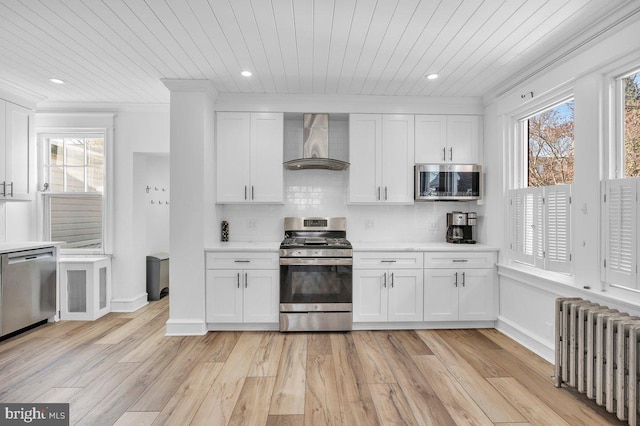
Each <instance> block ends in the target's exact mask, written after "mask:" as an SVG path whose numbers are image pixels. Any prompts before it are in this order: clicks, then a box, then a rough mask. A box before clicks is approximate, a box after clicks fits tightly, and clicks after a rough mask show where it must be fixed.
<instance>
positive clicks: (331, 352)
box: [0, 298, 623, 426]
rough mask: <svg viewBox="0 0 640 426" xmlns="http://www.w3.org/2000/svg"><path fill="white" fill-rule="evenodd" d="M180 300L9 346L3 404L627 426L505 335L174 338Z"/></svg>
mask: <svg viewBox="0 0 640 426" xmlns="http://www.w3.org/2000/svg"><path fill="white" fill-rule="evenodd" d="M167 319H168V299H167V298H164V299H162V300H161V301H159V302H152V303H150V304H149V305H148V306H146V307H145V308H143V309H141V310H139V311H137V312H134V313H131V314H116V313H112V314H109V315H107V316H105V317H103V318H101V319H99V320H98V321H95V322H75V321H74V322H71V321H69V322H59V323H56V324H47V325H44V326H42V327H39V328H37V329H34V330H32V331H30V332H28V333H25V334H22V335H20V336H17V337H14V338H12V339H9V340H6V341H4V342H0V401H3V402H49V403H51V402H68V403H70V417H71V419H70V420H71V424H99V425H111V424H118V425H134V424H135V425H151V424H158V425H160V424H168V425H187V424H197V425H226V424H230V425H250V426H252V425H298V424H300V425H301V424H318V425H334V424H335V425H338V424H342V425H366V426H369V425H375V424H381V425H393V424H400V425H449V424H468V425H492V424H497V425H507V424H544V425H563V424H570V425H605V424H623V423H621V422H618V421H617V419H616V418H615V416H613V415H611V414H609V413H607V412H606V411H604V410H603V409H602V408H601V407H598V406H596V405H595V404H594V403H592V402H591V401H588V400H586V399H585V398H584V397H583V396H582V395H579V394H577V393H576V392H574V391H573V390H572V389H568V388H562V389H556V388H555V387H554V386H553V383H552V379H551V375H552V373H553V368H552V366H551V364H549V363H547V362H546V361H544V360H542V359H541V358H539V357H537V356H536V355H534V354H532V353H531V352H529V351H528V350H526V349H525V348H523V347H522V346H520V345H518V344H517V343H515V342H514V341H512V340H510V339H509V338H507V337H505V336H504V335H502V334H501V333H499V332H498V331H495V330H420V331H354V332H351V333H292V334H281V333H277V332H209V333H208V334H207V335H205V336H199V337H165V336H164V330H165V322H166V320H167Z"/></svg>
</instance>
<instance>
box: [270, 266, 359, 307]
mask: <svg viewBox="0 0 640 426" xmlns="http://www.w3.org/2000/svg"><path fill="white" fill-rule="evenodd" d="M352 268H353V260H352V259H351V258H280V312H313V311H316V312H351V310H352V298H353V291H352V285H353V284H352Z"/></svg>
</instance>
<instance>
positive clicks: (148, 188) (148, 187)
mask: <svg viewBox="0 0 640 426" xmlns="http://www.w3.org/2000/svg"><path fill="white" fill-rule="evenodd" d="M146 189H147V194H148V193H149V190H150V189H151V187H150V186H149V185H147V188H146Z"/></svg>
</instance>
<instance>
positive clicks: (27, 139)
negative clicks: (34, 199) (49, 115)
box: [0, 101, 34, 200]
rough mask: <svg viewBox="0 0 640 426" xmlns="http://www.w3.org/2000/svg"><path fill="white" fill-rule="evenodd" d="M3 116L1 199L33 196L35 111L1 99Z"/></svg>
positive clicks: (1, 134)
mask: <svg viewBox="0 0 640 426" xmlns="http://www.w3.org/2000/svg"><path fill="white" fill-rule="evenodd" d="M0 117H1V119H0V153H2V155H3V156H4V158H3V160H0V199H3V200H27V199H30V198H31V195H32V194H31V191H30V182H29V179H30V176H31V172H32V170H31V158H30V154H31V150H32V149H33V146H32V145H33V141H34V138H33V137H32V133H33V126H34V114H33V111H32V110H30V109H28V108H24V107H21V106H19V105H16V104H13V103H11V102H5V101H0Z"/></svg>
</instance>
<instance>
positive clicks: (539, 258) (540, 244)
mask: <svg viewBox="0 0 640 426" xmlns="http://www.w3.org/2000/svg"><path fill="white" fill-rule="evenodd" d="M530 189H531V191H532V192H533V209H532V211H533V227H532V230H533V247H534V252H533V253H534V258H535V259H534V264H535V265H536V266H538V267H541V268H544V188H530Z"/></svg>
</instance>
